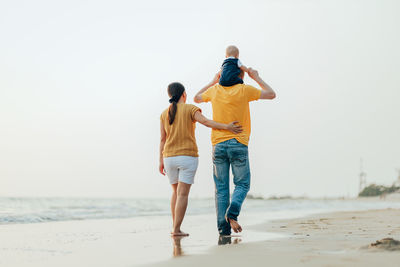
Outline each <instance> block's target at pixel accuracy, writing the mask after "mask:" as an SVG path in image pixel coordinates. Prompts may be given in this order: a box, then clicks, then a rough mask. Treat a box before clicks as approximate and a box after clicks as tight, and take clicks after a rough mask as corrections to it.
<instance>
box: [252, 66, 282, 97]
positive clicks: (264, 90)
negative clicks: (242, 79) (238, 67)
mask: <svg viewBox="0 0 400 267" xmlns="http://www.w3.org/2000/svg"><path fill="white" fill-rule="evenodd" d="M248 74H249V76H250V78H252V79H253V80H254V81H256V83H258V85H259V86H260V87H261V95H260V99H274V98H275V97H276V94H275V92H274V90H272V88H271V87H270V86H269V85H268V84H267V83H266V82H264V81H263V79H261V77H260V76H259V75H258V71H256V70H253V69H252V68H249V72H248Z"/></svg>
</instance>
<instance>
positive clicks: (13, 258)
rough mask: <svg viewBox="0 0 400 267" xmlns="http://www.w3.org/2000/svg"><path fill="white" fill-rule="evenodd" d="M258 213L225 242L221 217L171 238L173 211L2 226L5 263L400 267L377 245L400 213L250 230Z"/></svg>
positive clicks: (398, 230) (398, 222)
mask: <svg viewBox="0 0 400 267" xmlns="http://www.w3.org/2000/svg"><path fill="white" fill-rule="evenodd" d="M253 216H257V214H246V213H244V214H243V218H242V219H241V222H242V223H243V227H244V229H245V230H244V232H243V233H242V234H241V236H238V237H233V238H230V239H229V238H225V239H218V236H217V233H216V229H215V214H209V215H198V216H188V217H187V218H185V230H186V229H188V230H189V232H190V233H191V236H190V237H187V238H183V239H176V240H173V239H171V237H170V236H169V235H168V231H169V224H170V217H169V216H159V217H156V216H152V217H150V216H149V217H138V218H129V219H108V220H85V221H65V222H51V223H37V224H14V225H1V226H0V238H1V239H0V240H1V242H0V266H7V267H9V266H18V267H23V266H41V267H46V266H52V267H53V266H68V267H70V266H77V267H79V266H84V267H88V266H96V267H101V266H113V267H119V266H121V267H123V266H154V267H156V266H185V267H186V266H189V267H196V266H202V267H204V266H205V267H211V266H245V267H249V266H367V267H368V266H379V267H383V266H400V250H397V249H398V247H396V246H394V247H393V246H389V247H390V248H391V249H392V250H391V251H389V250H387V249H385V248H387V246H386V245H382V244H379V243H378V244H377V246H372V247H369V245H370V244H371V243H374V242H376V241H377V240H381V239H383V238H387V237H390V238H394V239H397V240H400V210H397V209H385V210H372V211H357V212H335V213H327V214H320V215H312V216H308V217H304V218H300V219H290V220H279V221H272V222H267V223H261V224H258V225H253V226H250V227H249V226H248V225H250V224H251V222H254V221H256V218H255V217H253ZM259 217H261V214H259V215H258V218H259ZM262 221H264V218H263V220H260V221H259V222H262ZM218 243H219V244H225V245H221V246H218V245H217V244H218ZM227 243H228V244H227ZM229 243H230V244H229ZM383 243H385V242H383ZM385 246H386V247H385ZM393 248H394V249H393Z"/></svg>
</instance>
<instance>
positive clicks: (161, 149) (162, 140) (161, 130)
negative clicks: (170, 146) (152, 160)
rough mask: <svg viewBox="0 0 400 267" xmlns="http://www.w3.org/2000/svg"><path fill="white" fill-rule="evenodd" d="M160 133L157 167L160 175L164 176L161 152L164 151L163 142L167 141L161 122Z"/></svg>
mask: <svg viewBox="0 0 400 267" xmlns="http://www.w3.org/2000/svg"><path fill="white" fill-rule="evenodd" d="M160 132H161V138H160V165H159V167H158V170H159V171H160V173H161V174H162V175H165V169H164V158H163V151H164V145H165V141H166V140H167V133H166V132H165V128H164V125H163V123H162V121H160Z"/></svg>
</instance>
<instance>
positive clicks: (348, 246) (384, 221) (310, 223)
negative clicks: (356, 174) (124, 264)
mask: <svg viewBox="0 0 400 267" xmlns="http://www.w3.org/2000/svg"><path fill="white" fill-rule="evenodd" d="M251 228H252V229H253V230H258V231H268V232H276V233H282V234H284V235H285V237H284V238H279V239H273V240H267V241H261V242H253V243H242V242H240V240H241V238H240V237H239V238H232V239H231V241H232V244H229V245H225V246H218V247H215V248H213V249H211V250H210V251H209V253H208V254H205V255H193V256H186V257H178V258H175V259H172V260H169V261H165V262H160V263H157V264H151V265H146V266H191V267H196V266H352V267H353V266H367V267H368V266H375V267H376V266H385V267H386V266H396V267H398V266H400V251H399V250H394V251H389V250H386V249H384V248H380V247H379V246H378V247H377V246H369V245H370V244H371V243H373V242H375V241H376V240H381V239H383V238H386V237H390V238H394V239H397V240H400V210H397V209H385V210H371V211H355V212H335V213H328V214H320V215H313V216H308V217H305V218H300V219H293V220H278V221H273V222H269V223H265V224H261V225H257V226H254V227H251ZM243 235H245V234H243Z"/></svg>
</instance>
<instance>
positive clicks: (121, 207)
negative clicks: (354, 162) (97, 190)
mask: <svg viewBox="0 0 400 267" xmlns="http://www.w3.org/2000/svg"><path fill="white" fill-rule="evenodd" d="M169 205H170V204H169V199H167V198H165V199H164V198H163V199H156V198H154V199H136V198H27V197H2V198H0V224H29V223H43V222H56V221H73V220H93V219H118V218H135V217H147V216H170V206H169ZM385 208H400V201H386V200H380V199H370V200H369V199H246V201H245V202H244V204H243V207H242V210H244V211H245V213H246V214H252V213H253V214H257V215H258V216H257V217H258V218H260V220H274V219H290V218H295V217H302V216H306V215H310V214H314V213H325V212H333V211H351V210H369V209H385ZM206 214H207V215H208V214H215V204H214V199H213V198H191V199H190V200H189V205H188V209H187V215H188V216H190V215H206ZM260 214H261V215H262V216H259V215H260Z"/></svg>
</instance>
